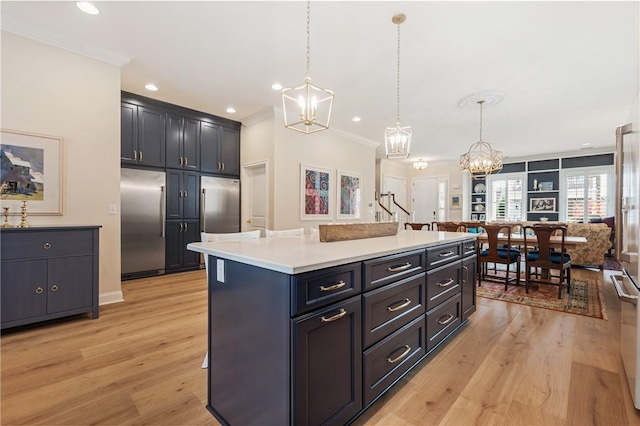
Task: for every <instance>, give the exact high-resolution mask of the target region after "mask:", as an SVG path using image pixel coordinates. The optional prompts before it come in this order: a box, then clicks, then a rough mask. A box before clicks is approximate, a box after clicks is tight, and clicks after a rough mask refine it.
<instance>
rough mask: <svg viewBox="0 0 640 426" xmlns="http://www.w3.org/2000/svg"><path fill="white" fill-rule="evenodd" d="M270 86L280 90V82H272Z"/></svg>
mask: <svg viewBox="0 0 640 426" xmlns="http://www.w3.org/2000/svg"><path fill="white" fill-rule="evenodd" d="M271 88H272V89H273V90H282V84H280V83H273V84H272V85H271Z"/></svg>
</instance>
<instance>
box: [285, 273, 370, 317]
mask: <svg viewBox="0 0 640 426" xmlns="http://www.w3.org/2000/svg"><path fill="white" fill-rule="evenodd" d="M361 278H362V273H361V263H360V262H355V263H349V264H347V265H341V266H334V267H332V268H327V269H322V270H319V271H313V272H307V273H304V274H300V275H294V276H293V277H292V287H293V290H292V292H291V297H292V303H291V307H292V312H291V315H292V316H296V315H299V314H302V313H305V312H309V311H311V310H313V309H317V308H320V307H322V306H326V305H329V304H331V303H334V302H338V301H340V300H343V299H347V298H349V297H351V296H355V295H357V294H360V292H361V290H362V279H361Z"/></svg>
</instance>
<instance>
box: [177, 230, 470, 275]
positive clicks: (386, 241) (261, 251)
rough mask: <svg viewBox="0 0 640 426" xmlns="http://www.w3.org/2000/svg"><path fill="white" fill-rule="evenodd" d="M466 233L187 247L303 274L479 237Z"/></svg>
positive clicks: (307, 238)
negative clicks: (322, 241)
mask: <svg viewBox="0 0 640 426" xmlns="http://www.w3.org/2000/svg"><path fill="white" fill-rule="evenodd" d="M475 237H476V235H475V234H469V233H463V232H440V231H411V230H403V231H400V232H399V233H398V234H397V235H394V236H391V237H377V238H365V239H360V240H350V241H336V242H329V243H327V242H324V243H321V242H320V240H319V239H318V237H317V236H310V235H303V236H299V237H283V238H260V239H256V240H243V241H227V242H213V243H202V242H201V243H191V244H188V245H187V248H188V249H189V250H192V251H196V252H199V253H203V254H208V255H213V256H216V257H220V258H223V259H228V260H234V261H237V262H240V263H246V264H248V265H253V266H258V267H261V268H265V269H269V270H272V271H277V272H283V273H286V274H299V273H302V272H309V271H315V270H318V269H323V268H328V267H331V266H337V265H344V264H347V263H351V262H358V261H362V260H367V259H373V258H376V257H380V256H386V255H389V254H395V253H402V252H405V251H410V250H414V249H420V248H425V247H427V246H432V245H440V244H445V243H449V242H456V241H463V240H466V239H469V238H475Z"/></svg>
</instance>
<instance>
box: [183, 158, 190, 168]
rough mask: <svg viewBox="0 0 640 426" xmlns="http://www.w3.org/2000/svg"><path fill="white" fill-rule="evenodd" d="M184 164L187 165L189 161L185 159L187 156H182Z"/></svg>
mask: <svg viewBox="0 0 640 426" xmlns="http://www.w3.org/2000/svg"><path fill="white" fill-rule="evenodd" d="M184 165H185V166H188V165H189V161H188V160H187V157H184Z"/></svg>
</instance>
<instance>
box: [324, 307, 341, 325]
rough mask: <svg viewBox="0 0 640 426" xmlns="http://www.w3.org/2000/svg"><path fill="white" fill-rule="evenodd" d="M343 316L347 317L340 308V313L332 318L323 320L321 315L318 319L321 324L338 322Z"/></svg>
mask: <svg viewBox="0 0 640 426" xmlns="http://www.w3.org/2000/svg"><path fill="white" fill-rule="evenodd" d="M345 315H347V311H345V310H344V308H340V312H338V313H337V314H335V315H334V316H332V317H329V318H325V317H324V315H323V316H321V317H320V319H321V320H322V322H331V321H335V320H339V319H340V318H342V317H343V316H345Z"/></svg>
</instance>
